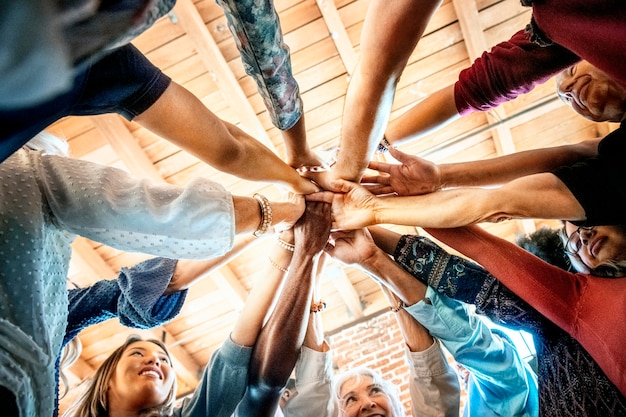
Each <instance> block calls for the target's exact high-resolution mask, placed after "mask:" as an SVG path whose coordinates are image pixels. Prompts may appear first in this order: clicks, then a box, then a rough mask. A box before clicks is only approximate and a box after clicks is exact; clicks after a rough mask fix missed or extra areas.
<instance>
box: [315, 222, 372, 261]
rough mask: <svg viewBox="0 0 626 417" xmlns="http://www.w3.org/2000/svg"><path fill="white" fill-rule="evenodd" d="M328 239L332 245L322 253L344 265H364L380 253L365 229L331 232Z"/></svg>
mask: <svg viewBox="0 0 626 417" xmlns="http://www.w3.org/2000/svg"><path fill="white" fill-rule="evenodd" d="M330 238H331V241H333V242H334V245H333V244H331V243H328V244H327V245H326V248H324V251H325V252H326V253H328V254H329V255H330V256H332V257H333V258H336V259H339V260H340V261H341V262H343V263H345V264H349V265H350V264H358V265H364V264H366V263H367V261H368V260H369V259H371V258H372V257H373V256H374V255H376V254H377V253H378V252H379V251H380V249H378V247H377V246H376V244H375V243H374V240H373V239H372V236H371V235H370V233H369V232H368V231H367V229H358V230H350V231H338V232H333V233H331V235H330Z"/></svg>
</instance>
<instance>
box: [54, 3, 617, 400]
mask: <svg viewBox="0 0 626 417" xmlns="http://www.w3.org/2000/svg"><path fill="white" fill-rule="evenodd" d="M275 6H276V8H277V10H278V13H279V15H280V19H281V24H282V28H283V32H284V34H285V40H286V43H287V44H288V45H289V47H290V48H291V52H292V63H293V69H294V73H295V77H296V79H297V80H298V82H299V84H300V89H301V92H302V97H303V101H304V106H305V117H306V125H307V129H308V140H309V143H310V144H311V146H312V148H314V149H318V150H321V149H325V148H328V147H330V146H334V145H338V142H339V134H340V130H341V119H342V109H343V105H344V98H345V93H346V88H347V85H348V82H349V80H350V72H351V70H352V69H353V68H354V67H355V65H356V62H357V60H358V56H359V36H360V32H361V27H362V25H363V19H364V16H365V11H366V9H367V7H368V0H336V1H335V2H333V1H330V0H318V1H317V2H316V1H314V0H277V1H276V2H275ZM529 19H530V11H529V9H527V8H523V7H521V6H520V4H519V2H518V1H514V0H502V1H498V0H444V1H443V4H442V5H441V7H440V9H439V10H438V11H437V12H436V14H435V15H434V17H433V19H432V21H431V22H430V24H429V27H428V29H427V30H426V33H425V35H424V37H423V38H422V40H421V41H420V43H419V45H418V47H417V49H416V50H415V52H414V53H413V55H412V57H411V60H410V62H409V65H408V66H407V68H406V70H405V72H404V74H403V77H402V79H401V81H400V84H399V86H398V90H397V93H396V97H395V102H394V107H393V113H392V119H393V118H395V117H397V116H398V115H400V114H402V113H403V112H404V111H406V109H407V108H408V107H409V106H412V105H413V104H415V103H417V102H419V101H420V100H422V99H423V98H425V97H426V96H428V95H429V94H430V93H432V92H434V91H436V90H438V89H440V88H441V87H443V86H445V85H449V84H451V83H453V82H454V81H455V80H456V78H457V75H458V73H459V71H460V70H461V69H463V68H465V67H467V66H468V65H469V64H470V63H471V61H472V60H473V58H474V57H476V56H477V55H479V54H480V53H481V52H482V51H484V50H486V49H489V47H491V46H492V45H494V44H496V43H497V42H499V41H503V40H506V39H508V38H509V37H510V36H511V35H512V34H513V33H515V32H516V31H517V30H519V29H521V28H523V27H524V26H525V25H526V24H527V23H528V21H529ZM388 29H389V28H382V27H381V28H379V29H378V30H388ZM134 44H135V45H136V46H137V47H138V48H139V49H140V50H142V51H143V52H144V53H145V54H146V55H147V57H148V58H149V59H150V60H151V61H152V62H153V63H154V64H155V65H157V66H158V67H160V68H161V69H162V70H163V71H164V72H165V73H167V74H168V75H169V76H171V77H172V78H173V79H174V80H176V81H177V82H178V83H180V84H182V85H184V86H185V87H186V88H188V89H189V90H190V91H192V92H193V93H194V94H195V95H196V96H198V97H199V98H201V100H202V101H203V103H204V104H205V105H206V106H207V107H209V108H210V109H211V110H212V111H213V112H214V113H216V114H217V115H218V116H219V117H221V118H222V119H224V120H227V121H229V122H232V123H235V124H238V125H239V126H240V127H241V128H242V129H244V130H245V131H247V132H248V133H250V134H251V135H253V136H255V137H256V138H257V139H258V140H260V141H261V142H263V143H264V144H266V145H267V146H269V147H270V148H271V149H273V150H275V151H276V152H277V153H278V154H279V155H283V144H282V139H281V136H280V134H279V131H278V130H277V129H276V128H275V127H274V126H273V125H272V124H271V122H270V119H269V117H268V114H267V111H266V110H265V108H264V105H263V103H262V100H261V98H260V96H259V94H258V93H257V91H256V86H255V84H254V82H253V81H252V79H251V78H250V77H248V76H246V74H245V72H244V69H243V66H242V64H241V60H240V58H239V53H238V51H237V49H236V47H235V44H234V41H233V39H232V37H231V34H230V32H229V31H228V28H227V26H226V20H225V18H224V15H223V13H222V10H221V9H220V8H219V7H218V6H217V5H216V4H215V3H214V1H213V0H201V1H197V2H192V0H178V1H177V4H176V6H175V7H174V9H173V12H172V13H170V15H169V16H167V17H164V18H162V19H161V20H159V21H158V22H157V23H156V24H155V25H154V26H153V27H152V28H151V29H150V30H148V31H147V32H145V33H144V34H142V35H141V36H140V37H139V38H137V39H136V40H135V41H134ZM609 129H610V127H609V126H608V125H606V124H594V123H591V122H589V121H586V120H584V119H582V118H581V117H580V116H578V115H576V114H575V113H574V112H573V111H572V110H571V109H569V108H568V107H566V106H564V105H563V104H562V103H561V102H560V101H559V100H558V99H557V98H556V95H555V94H554V83H552V82H548V83H546V84H545V85H543V86H540V87H538V88H536V89H535V90H534V91H533V92H532V93H530V94H528V95H526V96H523V97H520V98H518V99H517V100H515V101H514V102H511V103H508V104H506V105H504V106H501V108H499V109H498V110H497V111H492V112H489V113H487V114H475V115H472V116H469V117H465V118H463V119H462V120H459V121H457V122H455V123H452V124H451V125H449V126H447V127H446V128H445V129H443V130H441V131H439V132H436V133H433V134H429V135H427V136H425V137H423V138H421V139H420V140H418V141H415V142H413V143H411V144H406V145H404V146H402V147H401V149H402V150H403V151H405V152H409V153H413V154H418V155H420V156H423V157H425V158H428V159H430V160H432V161H435V162H454V161H464V160H474V159H482V158H490V157H494V156H497V155H500V154H503V153H510V152H514V151H519V150H525V149H529V148H538V147H546V146H556V145H561V144H566V143H573V142H578V141H580V140H583V139H588V138H592V137H597V136H599V135H604V134H605V133H606V132H607V131H608V130H609ZM48 130H49V131H51V132H53V133H55V134H57V135H59V136H61V137H64V138H66V139H67V140H68V141H69V143H70V150H71V154H72V156H74V157H77V158H82V159H87V160H91V161H96V162H99V163H102V164H106V165H112V166H117V167H120V168H123V169H127V170H128V171H130V172H131V173H133V174H134V175H137V176H147V177H150V178H153V179H155V180H157V181H166V182H168V183H172V184H179V185H184V184H186V183H187V182H188V181H189V180H190V179H191V178H193V177H195V176H205V177H209V178H212V179H213V180H215V181H217V182H219V183H221V184H223V185H224V186H226V187H227V188H228V189H229V190H230V191H231V192H232V193H233V194H237V195H249V196H251V195H252V194H253V193H254V192H257V191H259V192H262V193H264V194H266V195H268V196H269V197H271V198H273V199H276V200H280V199H283V198H284V196H283V195H282V193H281V191H280V190H278V189H277V188H275V187H274V186H272V185H268V184H262V183H254V182H249V181H243V180H240V179H238V178H236V177H233V176H231V175H227V174H224V173H221V172H218V171H216V170H215V169H213V168H211V167H209V166H207V165H206V164H204V163H202V162H200V161H198V160H197V159H196V158H195V157H193V156H191V155H189V154H187V153H186V152H184V151H181V150H180V149H178V148H177V147H176V146H174V145H172V144H170V143H169V142H167V141H165V140H163V139H161V138H159V137H158V136H155V135H154V134H152V133H150V132H148V131H147V130H145V129H143V128H141V127H140V126H139V125H137V124H136V123H129V122H127V121H126V120H124V119H123V118H121V117H119V116H117V115H103V116H97V117H80V118H79V117H69V118H66V119H63V120H61V121H59V122H57V123H56V124H54V125H52V126H51V127H50V128H49V129H48ZM540 223H542V222H540V221H532V220H531V221H524V222H521V221H508V222H503V223H500V224H497V225H492V224H490V225H486V226H485V227H487V228H488V229H489V230H490V231H492V232H493V233H496V234H498V235H500V236H503V237H505V238H508V239H513V238H514V237H515V235H516V234H517V233H523V232H528V231H532V230H533V229H534V228H535V227H537V226H538V225H539V224H540ZM389 227H392V228H394V229H396V230H398V231H401V232H403V231H408V232H415V230H414V229H413V230H411V229H407V228H400V227H397V226H389ZM261 246H262V245H252V246H251V247H249V248H247V249H246V250H245V251H244V252H242V253H241V254H240V255H239V256H237V257H235V258H234V259H232V260H231V261H230V262H227V263H226V264H224V265H223V266H221V267H220V268H219V269H218V270H217V271H216V272H214V273H212V274H210V275H208V276H207V277H205V278H204V279H202V280H201V281H200V282H199V283H197V284H196V285H195V286H194V287H193V288H192V289H191V291H190V294H189V297H188V298H187V302H186V304H185V306H184V308H183V311H182V312H181V314H180V315H179V316H178V317H177V318H176V319H175V320H173V321H172V322H171V323H169V324H167V325H165V326H163V327H162V328H159V329H155V330H153V332H152V333H153V335H155V336H156V337H158V338H160V339H162V338H165V341H166V342H167V344H168V345H169V346H170V348H171V349H172V352H173V355H174V357H175V361H176V365H177V373H178V375H179V393H180V394H184V393H188V392H189V391H191V390H192V389H193V388H194V387H195V386H196V384H197V383H198V376H199V374H200V372H201V370H202V369H203V368H204V366H205V365H206V363H207V362H208V360H209V358H210V356H211V354H212V353H213V351H214V350H215V349H216V348H217V347H218V346H219V345H220V344H221V343H222V341H223V340H224V339H225V338H226V337H227V336H228V334H229V332H230V329H231V328H232V326H233V325H234V322H235V319H236V317H237V314H238V312H239V311H240V309H241V307H242V305H243V303H244V301H245V298H246V295H247V293H248V292H249V291H250V289H251V287H252V285H253V284H254V283H255V282H257V281H259V282H262V279H263V277H262V276H260V272H259V268H258V267H257V265H258V263H259V259H262V257H263V256H265V255H264V253H263V249H262V248H261ZM146 258H147V256H146V255H143V254H137V253H125V252H120V251H117V250H115V249H112V248H110V247H106V246H103V245H99V244H96V243H94V242H91V241H87V240H85V239H82V238H79V239H78V240H76V242H75V243H74V255H73V258H72V264H71V268H70V276H69V281H71V284H70V285H77V286H87V285H89V284H90V283H92V282H94V281H96V280H98V279H101V278H108V279H110V278H114V277H116V276H117V271H119V269H120V268H121V267H123V266H131V265H133V264H135V263H137V262H139V261H141V260H144V259H146ZM321 286H322V298H323V299H324V300H325V301H326V302H327V304H328V309H327V310H326V311H325V312H324V313H323V316H322V317H323V321H324V328H325V331H327V332H331V331H333V330H335V329H338V328H340V327H345V326H349V325H350V324H351V323H354V322H355V321H356V320H359V319H360V318H362V317H364V316H367V315H371V314H375V313H376V312H379V311H382V310H383V309H384V308H385V307H386V302H385V299H384V298H383V297H382V294H381V293H380V291H379V289H378V286H377V284H375V283H374V282H373V281H371V280H370V279H368V278H366V277H365V276H364V275H363V274H362V273H360V272H359V271H357V270H355V269H354V268H344V267H343V266H341V265H339V264H333V263H331V264H330V265H329V267H328V268H327V272H326V274H325V275H324V277H323V278H322V284H321ZM133 332H136V331H133V330H129V329H126V328H124V327H122V326H121V325H120V324H119V323H118V322H117V320H110V321H108V322H106V323H103V324H101V325H97V326H93V327H90V328H88V329H86V330H85V331H84V332H82V333H81V334H80V336H79V337H80V340H81V342H82V345H83V350H82V353H81V356H80V358H79V360H78V361H77V363H76V364H75V365H74V366H73V367H72V368H71V369H70V372H71V379H70V385H71V386H72V387H74V386H75V385H77V384H78V383H79V382H80V381H81V380H83V379H84V378H85V377H87V376H89V375H90V374H91V373H92V372H93V370H94V369H96V368H97V367H98V366H99V364H100V362H101V361H102V360H103V359H104V358H105V357H106V356H107V355H108V354H109V353H110V352H111V350H112V349H113V348H115V347H116V346H118V345H119V344H121V343H122V342H123V340H124V339H125V338H126V336H127V335H128V334H129V333H133ZM76 392H77V390H76V389H72V390H70V395H68V396H67V397H66V399H65V400H63V401H62V408H64V407H65V406H66V405H67V403H68V402H69V401H71V399H72V398H73V396H74V395H73V394H75V393H76Z"/></svg>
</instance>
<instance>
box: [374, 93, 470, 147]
mask: <svg viewBox="0 0 626 417" xmlns="http://www.w3.org/2000/svg"><path fill="white" fill-rule="evenodd" d="M459 117H460V115H459V113H458V112H457V110H456V105H455V103H454V84H452V85H450V86H448V87H444V88H442V89H441V90H439V91H437V92H435V93H433V94H431V95H430V96H428V97H427V98H426V99H424V100H422V101H421V102H419V103H418V104H417V105H415V106H414V107H412V108H411V109H409V110H408V111H407V112H406V113H404V114H403V115H402V116H400V117H398V118H397V119H395V120H393V121H391V122H390V123H389V125H388V126H387V130H386V131H385V137H386V138H387V140H388V141H389V143H390V144H392V145H399V144H401V143H404V142H407V141H411V140H414V139H417V138H419V137H421V136H422V135H425V134H427V133H430V132H432V131H433V130H437V129H440V128H442V127H444V126H445V125H446V124H448V123H450V122H452V121H454V120H456V119H458V118H459Z"/></svg>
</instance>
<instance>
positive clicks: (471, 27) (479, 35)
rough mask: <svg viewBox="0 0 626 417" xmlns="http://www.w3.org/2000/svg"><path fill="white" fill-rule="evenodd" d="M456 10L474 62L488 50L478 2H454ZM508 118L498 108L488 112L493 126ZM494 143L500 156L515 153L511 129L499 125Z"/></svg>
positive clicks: (459, 0)
mask: <svg viewBox="0 0 626 417" xmlns="http://www.w3.org/2000/svg"><path fill="white" fill-rule="evenodd" d="M452 4H453V5H454V10H455V12H456V15H457V18H458V19H459V26H461V32H462V33H463V38H464V40H465V47H466V48H467V51H468V54H469V57H470V60H471V61H472V62H473V61H474V60H475V59H476V58H477V57H479V56H480V55H481V54H482V53H483V52H484V51H486V50H487V48H488V46H487V41H486V39H485V34H484V32H483V31H482V30H481V29H480V28H481V26H480V19H479V17H478V9H477V7H476V2H474V1H467V0H452ZM505 118H506V112H505V111H504V109H503V108H501V107H498V108H494V109H491V110H490V111H488V112H487V122H488V123H489V124H493V123H495V122H498V121H499V120H504V119H505ZM492 135H493V141H494V145H495V147H496V151H497V152H498V155H505V154H509V153H514V152H515V144H514V142H513V135H512V134H511V129H509V128H508V127H507V126H505V125H498V126H496V127H495V128H494V129H492Z"/></svg>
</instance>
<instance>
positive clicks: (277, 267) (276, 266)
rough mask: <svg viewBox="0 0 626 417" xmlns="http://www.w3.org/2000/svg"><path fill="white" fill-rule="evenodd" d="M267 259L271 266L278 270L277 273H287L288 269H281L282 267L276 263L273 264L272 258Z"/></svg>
mask: <svg viewBox="0 0 626 417" xmlns="http://www.w3.org/2000/svg"><path fill="white" fill-rule="evenodd" d="M267 259H269V261H270V263H271V264H272V266H273V267H274V268H276V269H278V270H279V271H282V272H288V271H289V268H283V267H282V266H280V265H278V264H277V263H276V262H274V260H273V259H272V258H270V257H269V256H268V257H267Z"/></svg>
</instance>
